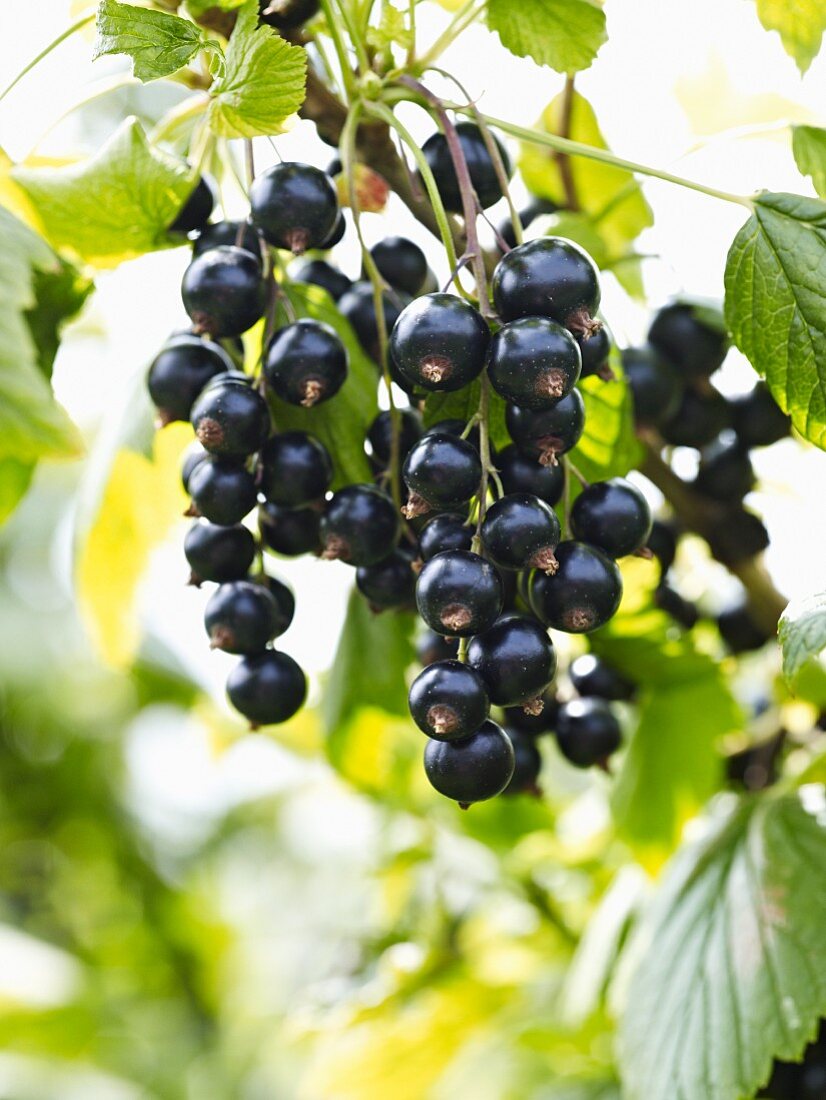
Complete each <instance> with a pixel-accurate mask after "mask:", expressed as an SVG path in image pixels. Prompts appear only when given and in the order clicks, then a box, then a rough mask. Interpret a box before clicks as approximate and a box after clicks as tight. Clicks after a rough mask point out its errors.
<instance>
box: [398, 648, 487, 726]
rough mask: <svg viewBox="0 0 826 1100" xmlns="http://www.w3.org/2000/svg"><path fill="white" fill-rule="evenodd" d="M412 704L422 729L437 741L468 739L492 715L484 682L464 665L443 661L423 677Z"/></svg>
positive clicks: (415, 687)
mask: <svg viewBox="0 0 826 1100" xmlns="http://www.w3.org/2000/svg"><path fill="white" fill-rule="evenodd" d="M408 703H409V705H410V714H411V716H412V718H413V721H414V722H415V723H416V725H417V726H418V727H419V729H420V730H422V732H423V733H426V734H427V735H428V737H434V738H435V739H436V740H437V741H455V740H457V739H458V738H461V737H468V736H469V735H470V734H472V733H474V732H475V731H476V730H478V729H479V727H480V726H481V725H482V723H483V722H484V721H485V719H486V718H487V716H488V714H489V713H490V700H489V699H488V693H487V691H486V689H485V684H484V681H483V680H482V678H481V677H480V676H479V674H478V673H477V672H475V671H474V670H473V669H472V668H470V667H469V666H468V665H463V664H462V663H461V662H460V661H440V662H439V663H438V664H435V665H431V666H430V667H429V668H426V669H425V670H424V672H421V673H419V675H418V676H417V677H416V679H415V680H414V681H413V684H412V686H411V688H410V694H409V696H408Z"/></svg>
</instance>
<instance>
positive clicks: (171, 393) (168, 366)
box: [146, 336, 232, 424]
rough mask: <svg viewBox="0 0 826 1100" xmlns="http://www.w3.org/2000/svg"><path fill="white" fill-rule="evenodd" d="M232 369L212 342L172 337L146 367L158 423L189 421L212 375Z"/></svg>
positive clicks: (227, 359) (193, 338)
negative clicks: (159, 419)
mask: <svg viewBox="0 0 826 1100" xmlns="http://www.w3.org/2000/svg"><path fill="white" fill-rule="evenodd" d="M230 370H232V360H231V359H230V357H229V356H228V355H227V353H226V352H225V351H224V349H223V348H222V347H221V346H220V344H216V343H213V341H212V340H202V339H201V338H200V337H199V336H175V337H173V338H172V339H171V340H169V341H168V342H167V344H166V345H165V346H164V347H163V348H162V349H161V351H160V353H159V354H158V355H157V356H156V358H155V360H154V362H153V363H152V366H151V367H150V368H149V375H148V378H147V382H146V384H147V387H148V389H149V396H150V397H151V398H152V401H153V403H154V405H155V406H156V407H157V409H158V414H159V416H160V418H161V421H162V423H164V424H168V423H170V422H171V421H173V420H189V417H190V414H191V412H192V406H193V404H194V402H195V399H196V398H197V397H198V394H199V393H200V392H201V390H202V389H203V388H204V386H205V385H206V384H207V382H209V381H210V380H211V379H212V378H214V377H215V376H216V374H223V373H224V372H225V371H230Z"/></svg>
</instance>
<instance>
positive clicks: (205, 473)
mask: <svg viewBox="0 0 826 1100" xmlns="http://www.w3.org/2000/svg"><path fill="white" fill-rule="evenodd" d="M189 495H190V496H191V497H192V504H193V507H194V510H195V512H197V514H198V515H199V516H203V517H204V519H208V520H209V522H210V523H218V524H220V525H221V526H223V527H231V526H232V525H233V524H236V523H240V522H241V520H242V519H243V518H244V516H246V515H247V514H248V513H249V512H251V511H252V509H253V508H254V507H255V501H256V499H257V493H256V489H255V479H254V478H253V476H252V474H251V473H250V472H249V471H248V470H247V469H246V467H245V466H242V465H241V464H240V463H238V462H234V461H233V460H232V459H228V458H217V457H214V456H209V457H208V458H206V459H204V461H203V462H200V463H199V464H198V465H197V466H196V467H195V469H194V470H193V471H192V473H191V474H190V477H189Z"/></svg>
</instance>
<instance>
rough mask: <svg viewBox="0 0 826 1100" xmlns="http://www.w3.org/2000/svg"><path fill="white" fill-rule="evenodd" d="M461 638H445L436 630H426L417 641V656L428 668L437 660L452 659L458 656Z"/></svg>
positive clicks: (420, 662) (421, 663)
mask: <svg viewBox="0 0 826 1100" xmlns="http://www.w3.org/2000/svg"><path fill="white" fill-rule="evenodd" d="M458 653H459V639H458V638H445V637H443V636H442V635H441V634H437V633H436V631H435V630H425V631H424V633H423V634H422V635H421V636H420V637H419V638H418V640H417V642H416V658H417V660H418V662H419V664H420V665H422V666H423V667H424V668H427V667H428V666H429V665H435V664H436V662H437V661H450V660H453V659H454V658H455V657H457V656H458Z"/></svg>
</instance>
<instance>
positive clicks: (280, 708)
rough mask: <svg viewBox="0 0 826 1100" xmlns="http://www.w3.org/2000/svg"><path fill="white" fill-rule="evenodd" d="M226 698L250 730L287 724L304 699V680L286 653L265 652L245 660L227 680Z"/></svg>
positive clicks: (305, 682) (305, 685)
mask: <svg viewBox="0 0 826 1100" xmlns="http://www.w3.org/2000/svg"><path fill="white" fill-rule="evenodd" d="M227 695H228V696H229V701H230V703H232V705H233V706H234V707H235V709H236V710H237V711H238V712H239V713H240V714H243V715H244V717H245V718H248V719H249V721H250V724H251V725H252V726H253V728H257V727H258V726H271V725H275V724H276V723H278V722H286V721H287V719H288V718H292V716H293V715H294V714H296V713H297V711H299V710H300V709H301V707H302V706H303V704H304V700H305V699H306V697H307V677H306V676H305V675H304V673H303V671H302V669H301V667H300V666H299V665H298V664H297V663H296V662H295V661H294V660H293V659H292V657H290V656H288V655H287V654H286V653H280V652H277V651H276V650H273V649H267V650H265V651H264V652H263V653H258V654H256V655H255V656H254V657H244V658H243V659H242V660H241V661H239V663H238V664H237V665H236V667H235V668H234V669H233V670H232V672H231V673H230V674H229V677H228V678H227Z"/></svg>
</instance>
